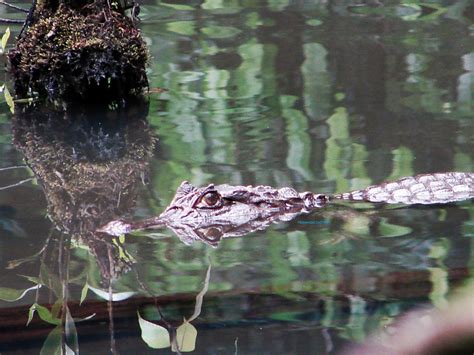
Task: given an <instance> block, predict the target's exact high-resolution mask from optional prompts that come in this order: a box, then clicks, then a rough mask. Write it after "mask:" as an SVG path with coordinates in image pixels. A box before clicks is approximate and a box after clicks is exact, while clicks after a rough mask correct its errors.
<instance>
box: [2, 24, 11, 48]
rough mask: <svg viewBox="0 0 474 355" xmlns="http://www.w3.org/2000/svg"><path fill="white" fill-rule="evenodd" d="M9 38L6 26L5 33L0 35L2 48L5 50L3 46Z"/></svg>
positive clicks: (5, 45)
mask: <svg viewBox="0 0 474 355" xmlns="http://www.w3.org/2000/svg"><path fill="white" fill-rule="evenodd" d="M9 38H10V27H7V29H6V30H5V33H4V34H3V36H2V49H3V51H4V52H5V48H6V47H7V42H8V39H9Z"/></svg>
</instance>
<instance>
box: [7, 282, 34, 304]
mask: <svg viewBox="0 0 474 355" xmlns="http://www.w3.org/2000/svg"><path fill="white" fill-rule="evenodd" d="M40 287H41V285H35V286H32V287H30V288H27V289H26V290H15V289H13V288H7V287H0V300H2V301H7V302H15V301H18V300H21V299H22V298H23V297H25V295H26V294H27V293H28V292H29V291H31V290H36V289H38V288H40Z"/></svg>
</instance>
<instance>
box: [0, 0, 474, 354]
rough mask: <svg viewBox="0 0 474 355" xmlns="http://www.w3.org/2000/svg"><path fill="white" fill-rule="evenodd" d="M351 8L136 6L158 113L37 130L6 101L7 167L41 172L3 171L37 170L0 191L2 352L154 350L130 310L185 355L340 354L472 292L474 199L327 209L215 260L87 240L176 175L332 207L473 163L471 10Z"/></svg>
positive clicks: (159, 192) (157, 245)
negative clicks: (189, 348)
mask: <svg viewBox="0 0 474 355" xmlns="http://www.w3.org/2000/svg"><path fill="white" fill-rule="evenodd" d="M351 3H354V2H350V1H321V2H320V4H319V3H318V2H317V1H315V2H313V3H309V2H308V3H306V2H292V1H284V0H281V1H280V0H274V1H268V2H256V1H253V2H252V1H250V2H249V1H246V2H238V1H219V0H217V1H214V0H211V1H205V2H188V3H184V2H179V1H177V2H176V3H171V2H157V3H152V2H151V1H146V2H145V3H144V4H143V5H142V12H141V17H142V21H141V24H140V26H141V28H142V31H143V36H144V37H145V38H146V40H147V43H148V44H149V47H150V53H151V55H152V59H151V63H150V72H149V79H150V87H151V88H161V89H165V91H164V92H159V93H153V94H151V95H150V98H149V103H146V104H143V105H141V106H139V107H132V108H130V109H129V110H125V111H124V112H115V113H109V114H107V115H108V116H110V117H108V116H107V117H105V116H106V114H105V113H103V112H102V113H100V112H99V113H97V112H90V114H89V115H88V116H89V117H84V116H78V118H77V122H78V123H77V124H67V123H61V124H52V125H49V124H48V123H46V122H47V119H48V117H50V116H52V119H56V121H55V122H58V119H64V117H62V114H52V113H44V112H43V113H36V114H35V116H37V117H36V118H38V123H37V124H32V123H31V117H26V116H22V115H19V114H15V115H12V114H11V113H10V112H9V108H8V106H7V105H6V104H5V103H2V104H1V105H0V168H6V167H12V166H16V165H22V164H24V163H25V159H26V161H28V164H29V165H30V167H31V169H30V168H22V167H20V168H18V169H11V170H2V171H0V188H1V187H5V186H8V185H12V184H16V183H18V182H20V181H22V180H25V179H29V178H31V177H36V178H35V179H33V180H31V181H28V182H25V183H24V184H21V185H18V186H15V187H10V188H8V189H1V190H0V269H1V271H2V272H1V273H0V299H2V300H4V301H0V353H2V354H7V353H38V352H40V351H41V349H43V351H44V353H45V354H48V353H53V352H54V349H56V348H57V346H59V345H60V341H61V332H62V331H63V330H64V329H67V336H66V335H65V336H64V337H63V340H64V339H66V340H67V343H68V345H69V346H70V347H72V348H73V350H75V349H77V348H79V350H80V351H81V352H82V353H86V354H87V353H97V354H104V353H107V352H109V351H111V349H112V351H113V352H120V353H146V352H152V351H155V352H156V351H157V350H152V349H151V348H150V347H148V346H147V344H146V342H145V341H144V340H143V339H142V336H141V332H140V326H139V318H138V316H137V311H139V312H140V314H141V315H142V316H143V317H144V318H145V319H147V320H149V321H153V322H155V323H156V324H160V325H161V326H163V327H165V328H166V327H167V328H168V329H169V330H172V329H176V328H178V332H179V329H181V330H183V329H185V328H183V327H182V324H183V319H184V318H186V319H190V318H194V319H192V321H190V323H185V327H188V328H186V329H185V330H186V331H188V334H190V332H191V333H192V330H191V328H192V327H194V328H193V329H196V330H197V335H196V336H195V338H196V344H195V351H194V353H196V354H234V353H236V354H324V353H338V352H339V351H341V349H343V348H344V347H350V346H352V344H354V343H357V342H362V341H363V340H364V339H366V337H367V336H368V335H369V334H370V333H371V332H373V331H375V330H377V329H381V328H383V327H385V329H388V328H387V327H389V326H390V324H392V323H393V322H394V320H395V319H397V317H399V316H400V315H402V314H403V313H404V312H406V311H408V310H411V309H415V308H418V307H426V306H434V307H438V308H443V307H444V306H446V304H448V303H449V296H450V294H451V293H453V290H456V288H457V287H459V286H462V285H464V284H466V283H468V282H470V281H471V282H472V279H473V276H472V275H473V272H474V263H473V253H474V252H473V240H474V239H473V238H474V209H473V206H472V202H471V201H466V202H463V203H458V204H454V205H445V206H441V205H440V206H430V207H418V206H414V207H410V208H398V209H377V208H368V209H355V208H337V207H330V208H328V209H327V210H324V211H321V212H319V211H318V212H315V213H313V214H311V215H305V216H300V217H298V218H296V219H294V220H292V221H290V222H286V223H279V224H274V225H272V226H270V227H269V228H268V229H266V230H263V231H258V232H253V233H250V234H248V235H246V236H245V237H241V238H229V239H224V240H222V241H221V242H220V244H219V245H218V247H216V248H214V247H211V246H208V245H206V244H205V243H201V242H195V243H194V244H192V245H186V244H184V243H182V242H181V241H180V240H179V239H178V238H176V237H175V236H174V235H173V233H172V232H171V231H168V230H157V231H155V232H154V233H148V234H141V235H129V236H126V237H125V238H123V239H121V240H119V241H115V242H112V241H104V240H96V239H95V238H94V237H93V236H92V235H91V234H92V232H91V231H93V230H94V227H96V225H97V224H100V223H105V222H104V221H106V220H107V218H109V219H110V218H112V217H113V218H115V217H117V215H121V216H123V217H126V218H136V219H139V218H145V217H150V216H153V215H157V214H159V213H160V212H161V211H162V210H163V209H164V208H165V207H166V206H167V205H168V203H169V202H170V201H171V199H172V197H173V196H174V192H175V190H176V188H177V187H178V186H179V184H180V183H181V182H182V181H183V180H188V181H190V182H192V183H193V184H196V185H205V184H208V183H211V182H214V183H229V184H243V185H247V184H252V185H271V186H275V187H282V186H291V187H294V188H296V189H297V190H300V191H304V190H310V191H314V192H325V193H331V192H343V191H349V190H352V189H358V188H363V187H365V186H368V185H370V184H373V183H380V182H382V181H384V180H390V179H396V178H399V177H402V176H409V175H414V174H418V173H430V172H441V171H467V172H469V171H473V170H474V164H473V161H474V155H473V152H474V144H473V142H474V139H473V138H474V100H473V99H474V6H473V4H472V2H470V1H430V2H429V3H430V5H423V6H419V5H417V3H418V2H416V1H411V2H410V3H412V4H411V5H403V4H402V2H399V1H383V2H382V3H384V4H385V6H381V7H363V6H362V7H351V6H349V5H351ZM8 15H9V14H8V12H7V13H6V14H4V15H3V16H4V17H6V16H8ZM17 30H18V29H17ZM5 80H8V78H5ZM7 85H9V83H8V81H7ZM48 115H49V116H48ZM57 116H58V117H57ZM99 116H100V118H101V119H102V120H103V122H102V123H100V124H99V123H97V124H88V123H87V122H86V121H87V119H91V118H95V117H99ZM63 122H65V121H64V120H63ZM111 122H115V123H117V122H119V123H120V124H118V125H116V124H115V123H111ZM127 122H128V123H127ZM130 122H132V123H130ZM117 126H119V127H117ZM88 137H93V138H90V139H89V138H88ZM97 152H100V153H97ZM107 166H108V167H109V168H110V167H112V169H111V170H112V171H113V172H114V174H111V172H110V171H108V170H107V168H106V167H107ZM35 174H36V175H35ZM112 175H113V176H112ZM366 207H367V206H366ZM209 267H210V272H209V278H208V282H207V283H206V282H205V280H206V272H207V270H208V268H209ZM109 284H110V285H111V288H110V293H109ZM205 284H207V286H206V287H207V288H208V290H207V292H206V293H205V295H204V298H203V302H202V307H195V306H196V297H197V295H198V294H199V293H200V292H201V291H202V290H203V288H205ZM35 285H40V286H41V287H40V288H38V289H32V290H30V291H29V292H28V293H26V295H22V293H23V291H24V290H26V289H28V288H31V287H34V286H35ZM85 285H86V287H85ZM87 285H88V286H87ZM86 292H87V293H86ZM112 294H113V295H114V296H113V299H114V301H113V302H112V301H109V302H108V301H107V300H108V299H109V297H110V295H112ZM81 295H82V297H81ZM21 296H23V297H21ZM16 298H19V300H17V301H13V300H14V299H16ZM81 298H82V303H81V304H80V300H81ZM5 300H9V301H10V302H7V301H5ZM35 302H36V303H38V304H40V305H42V306H44V307H46V308H40V307H38V308H37V310H36V313H35V314H34V317H33V319H32V320H31V323H30V325H29V326H28V327H26V326H25V324H26V322H27V320H28V315H29V313H30V314H32V312H31V311H29V309H30V307H31V306H32V305H33V304H35ZM198 303H199V302H198ZM157 307H158V308H159V310H160V312H161V314H162V315H161V316H160V315H159V313H158V311H157V309H158V308H157ZM198 308H199V309H198ZM198 311H200V312H198ZM193 313H196V315H197V316H196V317H192V315H193ZM60 314H66V315H68V316H64V318H63V319H62V320H61V319H60V318H61V317H60ZM91 315H94V316H93V317H92V318H90V319H87V320H84V321H82V322H79V320H80V319H83V318H86V317H89V316H91ZM160 317H161V318H162V320H161V323H160V322H159V321H158V319H160ZM72 319H74V321H73V320H72ZM58 324H59V325H58ZM189 324H191V326H189ZM180 326H181V328H179V327H180ZM163 329H164V328H163ZM155 330H156V328H155ZM171 333H173V332H172V331H171ZM165 335H166V330H165ZM155 339H157V338H155ZM160 351H162V352H163V353H171V350H170V348H169V347H166V348H165V349H164V350H159V351H158V352H160Z"/></svg>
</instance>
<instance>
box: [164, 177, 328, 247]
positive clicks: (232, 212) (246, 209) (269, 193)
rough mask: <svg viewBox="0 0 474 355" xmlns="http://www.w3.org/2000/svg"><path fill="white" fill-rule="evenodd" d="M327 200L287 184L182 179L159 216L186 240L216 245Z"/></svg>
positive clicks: (304, 211)
mask: <svg viewBox="0 0 474 355" xmlns="http://www.w3.org/2000/svg"><path fill="white" fill-rule="evenodd" d="M327 200H328V198H327V196H326V195H315V194H313V193H311V192H303V193H298V192H296V191H295V190H294V189H292V188H288V187H284V188H281V189H275V188H272V187H270V186H256V187H253V186H232V185H213V184H211V185H208V186H206V187H195V186H193V185H191V184H190V183H189V182H187V181H185V182H183V183H182V184H181V186H180V187H179V188H178V190H177V191H176V195H175V197H174V199H173V201H172V202H171V203H170V205H169V206H168V207H167V208H166V210H165V211H164V212H163V213H162V214H161V215H160V219H162V220H164V221H165V224H166V226H167V227H169V228H170V229H172V230H173V231H174V232H175V233H176V235H177V236H178V237H179V238H180V239H181V240H182V241H183V242H185V243H190V242H192V241H193V240H196V239H198V240H202V241H204V242H206V243H208V244H211V245H216V244H217V243H218V242H219V241H220V239H222V238H223V237H237V236H242V235H245V234H247V233H249V232H252V231H255V230H260V229H264V228H266V227H267V226H268V225H269V224H271V223H272V222H277V221H289V220H291V219H293V218H294V217H295V216H296V215H298V214H301V213H308V212H310V211H311V210H313V209H315V208H320V207H322V206H324V204H325V203H326V202H327Z"/></svg>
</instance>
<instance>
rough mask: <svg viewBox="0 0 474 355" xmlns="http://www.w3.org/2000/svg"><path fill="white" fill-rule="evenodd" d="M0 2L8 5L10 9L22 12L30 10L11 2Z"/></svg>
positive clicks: (0, 0)
mask: <svg viewBox="0 0 474 355" xmlns="http://www.w3.org/2000/svg"><path fill="white" fill-rule="evenodd" d="M0 4H1V5H5V6H6V7H9V8H11V9H14V10H17V11H21V12H24V13H29V12H30V10H28V9H24V8H22V7H19V6H16V5H13V4H9V3H8V2H5V1H2V0H0ZM22 22H23V21H22Z"/></svg>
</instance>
